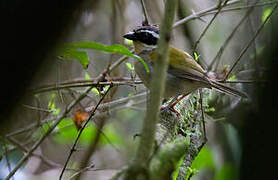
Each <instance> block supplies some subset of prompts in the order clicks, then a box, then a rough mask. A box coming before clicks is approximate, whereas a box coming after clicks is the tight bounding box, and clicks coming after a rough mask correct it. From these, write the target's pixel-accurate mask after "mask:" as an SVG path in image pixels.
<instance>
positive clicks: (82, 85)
mask: <svg viewBox="0 0 278 180" xmlns="http://www.w3.org/2000/svg"><path fill="white" fill-rule="evenodd" d="M111 84H113V86H121V85H128V86H133V85H136V84H142V81H140V80H138V81H137V80H135V81H111V82H87V83H78V84H70V85H59V86H54V87H47V88H40V89H37V90H34V91H33V93H36V94H37V93H43V92H48V91H56V90H58V89H60V90H61V89H68V88H80V87H88V86H92V87H99V86H107V85H111Z"/></svg>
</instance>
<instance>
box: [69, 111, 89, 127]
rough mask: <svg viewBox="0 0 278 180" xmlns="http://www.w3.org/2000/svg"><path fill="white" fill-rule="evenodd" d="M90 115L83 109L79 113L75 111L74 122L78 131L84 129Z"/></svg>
mask: <svg viewBox="0 0 278 180" xmlns="http://www.w3.org/2000/svg"><path fill="white" fill-rule="evenodd" d="M88 116H89V113H88V112H86V111H84V110H82V109H78V110H77V111H75V113H74V117H73V118H72V119H73V122H74V124H75V126H76V128H77V130H80V129H81V127H82V123H83V122H84V121H85V120H86V119H87V118H88Z"/></svg>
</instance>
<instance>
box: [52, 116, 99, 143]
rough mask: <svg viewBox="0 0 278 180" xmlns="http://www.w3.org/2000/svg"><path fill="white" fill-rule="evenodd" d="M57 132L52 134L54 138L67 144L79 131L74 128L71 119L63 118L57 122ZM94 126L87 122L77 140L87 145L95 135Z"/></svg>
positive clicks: (73, 139)
mask: <svg viewBox="0 0 278 180" xmlns="http://www.w3.org/2000/svg"><path fill="white" fill-rule="evenodd" d="M58 129H59V133H58V134H57V135H55V136H54V140H55V141H57V142H59V143H61V144H68V143H72V142H73V141H75V139H76V137H77V135H78V133H79V131H77V130H76V127H75V126H74V123H73V120H72V119H71V118H64V119H63V120H62V121H61V122H60V123H59V124H58ZM96 132H97V130H96V128H95V127H94V126H93V124H88V125H87V126H86V128H85V129H84V130H83V132H82V134H81V136H80V139H79V142H80V143H81V144H85V145H88V144H90V143H91V142H92V140H93V139H94V137H95V135H96Z"/></svg>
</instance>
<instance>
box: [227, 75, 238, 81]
mask: <svg viewBox="0 0 278 180" xmlns="http://www.w3.org/2000/svg"><path fill="white" fill-rule="evenodd" d="M235 79H236V75H232V76H231V77H230V78H229V79H228V81H234V80H235Z"/></svg>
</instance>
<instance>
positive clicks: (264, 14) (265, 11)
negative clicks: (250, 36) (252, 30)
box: [262, 8, 272, 22]
mask: <svg viewBox="0 0 278 180" xmlns="http://www.w3.org/2000/svg"><path fill="white" fill-rule="evenodd" d="M271 11H272V10H271V9H270V8H268V9H266V10H264V12H263V16H262V21H263V22H264V21H265V20H266V18H267V17H268V16H269V15H270V13H271Z"/></svg>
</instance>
